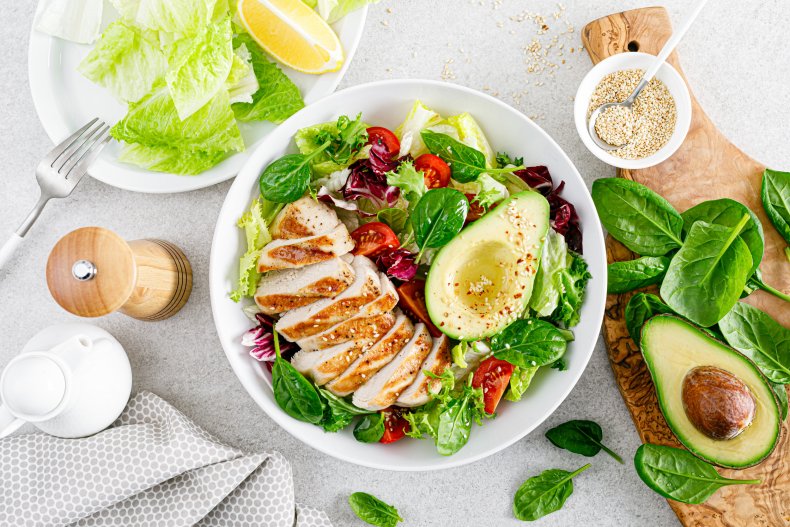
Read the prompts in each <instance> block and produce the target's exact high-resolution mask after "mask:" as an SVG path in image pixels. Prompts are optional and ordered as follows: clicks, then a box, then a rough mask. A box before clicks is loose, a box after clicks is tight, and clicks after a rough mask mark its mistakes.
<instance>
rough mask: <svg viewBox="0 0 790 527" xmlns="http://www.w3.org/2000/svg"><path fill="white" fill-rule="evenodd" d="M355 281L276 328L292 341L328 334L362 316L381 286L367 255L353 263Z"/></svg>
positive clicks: (287, 316)
mask: <svg viewBox="0 0 790 527" xmlns="http://www.w3.org/2000/svg"><path fill="white" fill-rule="evenodd" d="M351 267H352V268H353V270H354V282H353V283H352V284H351V285H350V286H348V288H347V289H346V290H345V291H343V292H342V293H340V294H339V295H337V296H336V297H334V298H326V299H321V300H318V301H316V302H314V303H312V304H310V305H307V306H304V307H300V308H297V309H294V310H292V311H288V312H287V313H285V314H284V315H283V316H282V318H280V320H279V321H278V322H277V324H275V326H274V329H276V330H277V332H278V333H280V335H282V336H283V337H285V338H286V339H288V340H290V341H292V342H293V341H295V340H299V339H303V338H306V337H310V336H313V335H315V334H318V333H321V332H322V331H325V330H327V329H329V328H331V327H332V326H334V325H335V324H338V323H340V322H342V321H344V320H346V319H348V318H351V317H353V316H355V315H357V314H358V313H359V310H360V308H361V307H362V306H364V305H366V304H369V303H370V302H372V301H374V300H375V299H376V298H377V297H378V296H379V295H380V294H381V283H380V280H379V273H378V269H377V268H376V266H375V264H374V263H373V262H371V261H370V260H369V259H368V258H366V257H364V256H356V257H354V259H353V261H352V262H351Z"/></svg>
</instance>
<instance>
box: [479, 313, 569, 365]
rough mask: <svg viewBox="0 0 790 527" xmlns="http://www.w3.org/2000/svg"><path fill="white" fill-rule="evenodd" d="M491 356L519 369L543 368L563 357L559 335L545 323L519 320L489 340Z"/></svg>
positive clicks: (561, 339) (563, 344) (564, 347)
mask: <svg viewBox="0 0 790 527" xmlns="http://www.w3.org/2000/svg"><path fill="white" fill-rule="evenodd" d="M490 347H491V351H492V353H493V354H494V357H496V358H497V359H501V360H506V361H508V362H509V363H511V364H513V365H514V366H518V367H519V368H533V367H535V366H546V365H548V364H551V363H552V362H554V361H556V360H557V359H559V358H560V357H562V356H563V355H564V354H565V350H566V349H567V347H568V343H567V341H566V340H565V337H563V336H562V333H560V331H559V330H558V329H557V328H556V327H554V326H553V325H551V324H550V323H548V322H546V321H544V320H538V319H519V320H516V321H515V322H513V323H512V324H510V325H509V326H508V327H506V328H505V329H503V330H502V331H501V332H500V333H497V334H496V335H494V336H493V337H491V343H490Z"/></svg>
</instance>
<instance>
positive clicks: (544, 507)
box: [513, 464, 590, 521]
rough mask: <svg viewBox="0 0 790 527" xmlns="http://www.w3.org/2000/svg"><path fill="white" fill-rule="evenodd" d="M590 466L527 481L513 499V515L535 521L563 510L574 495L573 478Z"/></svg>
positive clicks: (550, 473)
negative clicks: (566, 502)
mask: <svg viewBox="0 0 790 527" xmlns="http://www.w3.org/2000/svg"><path fill="white" fill-rule="evenodd" d="M588 468H590V465H589V464H587V465H584V466H583V467H581V468H579V469H578V470H575V471H574V472H568V471H567V470H559V469H556V468H555V469H551V470H546V471H544V472H542V473H541V474H540V475H538V476H534V477H532V478H529V479H528V480H527V481H525V482H524V483H523V484H522V485H521V486H520V487H519V488H518V490H517V491H516V495H515V497H514V498H513V514H514V515H515V516H516V518H518V519H519V520H521V521H535V520H538V519H540V518H542V517H544V516H546V515H547V514H551V513H552V512H556V511H558V510H560V509H561V508H562V506H563V505H564V504H565V501H566V500H567V499H568V498H569V497H570V495H571V494H573V478H575V477H576V476H578V475H579V474H581V473H582V472H584V471H585V470H587V469H588Z"/></svg>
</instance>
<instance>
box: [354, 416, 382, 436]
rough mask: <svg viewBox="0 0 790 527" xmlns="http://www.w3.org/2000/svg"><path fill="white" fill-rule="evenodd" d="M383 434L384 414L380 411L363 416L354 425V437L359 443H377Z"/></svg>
mask: <svg viewBox="0 0 790 527" xmlns="http://www.w3.org/2000/svg"><path fill="white" fill-rule="evenodd" d="M383 435H384V416H383V415H382V414H380V413H375V414H370V415H366V416H365V417H363V418H362V419H361V420H360V421H359V423H357V426H355V427H354V438H355V439H356V440H357V441H359V442H360V443H378V442H379V440H380V439H381V436H383Z"/></svg>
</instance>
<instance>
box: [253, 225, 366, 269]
mask: <svg viewBox="0 0 790 527" xmlns="http://www.w3.org/2000/svg"><path fill="white" fill-rule="evenodd" d="M353 248H354V241H353V240H352V239H351V235H350V234H348V229H346V226H345V225H343V224H342V223H341V224H339V225H337V226H336V227H335V228H333V229H332V230H331V231H329V232H326V233H323V234H316V235H315V236H308V237H305V238H295V239H290V240H284V239H278V240H274V241H272V242H269V243H268V244H267V245H266V246H265V247H264V248H263V251H262V252H261V256H260V258H259V259H258V271H259V272H261V273H265V272H268V271H277V270H280V269H295V268H298V267H305V266H307V265H311V264H315V263H318V262H323V261H325V260H331V259H332V258H335V257H337V256H342V255H344V254H346V253H348V252H351V250H352V249H353Z"/></svg>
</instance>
